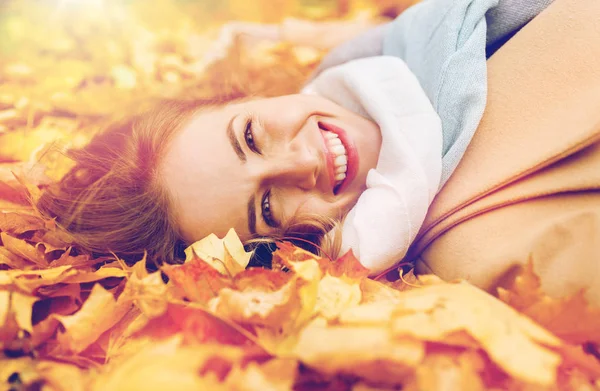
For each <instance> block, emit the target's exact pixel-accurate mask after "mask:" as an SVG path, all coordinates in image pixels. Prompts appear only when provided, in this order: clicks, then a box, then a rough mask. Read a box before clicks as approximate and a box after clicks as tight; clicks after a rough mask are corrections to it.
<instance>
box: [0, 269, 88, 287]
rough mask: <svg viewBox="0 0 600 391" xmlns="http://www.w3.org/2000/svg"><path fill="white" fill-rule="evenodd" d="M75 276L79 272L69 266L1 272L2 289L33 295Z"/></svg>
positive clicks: (0, 285)
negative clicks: (12, 289)
mask: <svg viewBox="0 0 600 391" xmlns="http://www.w3.org/2000/svg"><path fill="white" fill-rule="evenodd" d="M75 274H77V270H76V269H74V268H72V267H71V266H67V265H65V266H59V267H54V268H49V269H44V270H0V287H4V288H7V289H8V288H10V287H14V288H18V289H21V290H23V291H24V292H27V293H33V292H34V291H35V290H36V289H37V288H39V287H42V286H47V285H54V284H58V283H60V282H62V281H63V280H64V279H65V278H67V277H70V276H73V275H75Z"/></svg>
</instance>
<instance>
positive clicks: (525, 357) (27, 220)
mask: <svg viewBox="0 0 600 391" xmlns="http://www.w3.org/2000/svg"><path fill="white" fill-rule="evenodd" d="M0 216H2V218H1V219H0V229H1V230H2V233H1V234H0V235H1V238H2V243H3V245H4V246H3V247H0V250H1V251H0V260H1V261H2V263H3V264H4V265H5V266H9V267H10V268H9V269H8V270H3V271H0V287H1V288H0V322H1V324H2V325H3V326H2V334H1V335H0V338H1V339H0V343H1V344H2V347H3V349H4V355H5V357H4V358H3V359H2V361H1V364H0V378H1V379H2V382H3V384H4V385H5V386H6V387H7V388H8V387H12V389H40V387H42V386H43V387H45V388H43V389H49V390H88V389H89V390H138V389H139V390H141V389H144V390H148V389H156V390H163V389H176V390H187V389H189V390H198V389H209V390H220V389H222V390H291V389H294V390H397V389H403V390H437V389H440V390H466V389H469V390H486V389H509V390H530V389H531V390H554V389H561V390H588V389H595V387H597V386H598V384H597V383H595V381H596V380H597V379H598V378H600V366H599V365H598V362H597V361H596V359H595V358H594V357H593V356H591V355H587V354H586V353H584V351H583V350H582V348H581V347H580V346H578V345H577V343H580V342H582V341H587V340H588V338H589V337H593V338H597V337H598V335H597V334H598V330H599V329H598V328H593V327H595V326H597V325H592V323H591V322H592V319H593V318H594V316H595V319H596V323H597V319H598V312H596V313H594V314H592V313H591V312H590V313H589V314H588V316H589V319H582V318H581V316H583V315H584V312H579V313H578V314H574V313H570V314H569V313H568V311H569V310H568V308H564V307H565V306H564V304H566V305H567V306H569V305H573V304H574V303H560V302H557V301H552V300H550V299H549V298H547V297H545V296H544V295H543V294H541V293H540V291H539V281H537V279H536V278H535V276H534V275H533V274H532V273H531V271H530V270H529V271H527V272H526V273H524V274H523V275H522V276H521V277H519V279H518V280H517V282H516V285H515V287H513V289H511V290H510V291H505V292H504V293H503V296H504V297H505V298H507V299H508V300H509V301H510V302H513V303H516V304H520V305H522V306H525V307H524V308H525V309H531V308H532V307H535V306H536V305H537V307H538V308H537V310H538V311H537V312H538V313H543V314H549V309H551V308H552V309H555V310H559V312H560V311H566V313H565V314H567V315H577V316H579V317H580V318H579V319H577V320H576V321H575V319H573V318H568V319H563V321H560V319H552V320H553V322H550V323H549V324H548V326H549V327H550V328H551V329H552V330H554V331H555V333H552V332H551V331H549V330H548V329H545V328H543V327H542V326H540V325H538V324H536V323H535V322H533V321H532V320H531V319H530V318H528V317H526V316H524V315H523V314H520V313H519V312H517V311H516V310H515V309H513V308H511V307H509V306H508V305H506V304H505V303H503V302H501V301H500V300H498V299H496V298H494V297H492V296H491V295H489V294H487V293H485V292H482V291H481V290H479V289H477V288H475V287H473V286H471V285H469V284H467V283H461V282H458V283H444V282H442V281H439V280H438V279H437V278H435V277H433V276H423V277H419V278H417V277H415V276H414V275H412V274H408V275H407V276H404V277H403V278H401V279H400V280H398V281H396V282H393V283H383V282H379V281H374V280H371V279H369V278H367V274H368V271H367V270H366V269H364V268H363V267H362V266H361V265H360V264H359V263H358V261H357V260H356V259H355V258H354V257H353V255H352V254H351V253H348V254H346V255H345V256H343V257H341V258H340V259H337V260H330V259H326V258H319V257H316V256H315V255H313V254H311V253H308V252H306V251H304V250H302V249H299V248H297V247H294V246H293V245H291V244H289V243H285V242H283V243H278V245H277V246H278V250H277V251H276V252H275V253H274V257H273V262H272V269H266V268H246V266H247V265H248V262H249V260H250V256H251V254H250V253H248V252H246V251H245V250H244V247H243V245H242V243H241V242H240V241H239V239H238V238H237V236H236V234H235V232H234V231H230V232H229V234H228V235H227V236H226V237H225V238H223V239H219V238H217V237H216V236H214V235H213V236H209V237H207V238H205V239H203V240H201V241H199V242H197V243H195V244H194V245H192V246H190V247H189V248H188V249H187V251H186V255H187V258H186V262H185V263H184V264H182V265H165V266H163V267H162V268H161V270H159V271H155V272H151V273H149V272H148V271H147V269H146V263H145V261H144V260H141V261H140V262H138V263H136V264H135V265H134V266H132V267H128V266H127V265H126V264H125V263H124V262H122V261H121V260H119V259H92V258H90V257H89V256H87V255H75V254H73V253H72V252H71V251H72V250H71V249H70V248H69V247H68V246H69V243H68V238H63V237H61V236H60V234H58V231H56V229H55V227H54V226H53V224H52V221H44V220H43V219H40V218H38V217H35V216H33V215H29V216H28V215H24V214H3V215H0ZM36 240H39V241H37V243H36V245H33V244H32V242H34V241H36ZM50 243H52V244H50ZM167 280H168V282H165V281H167ZM528 301H529V303H528ZM581 309H582V308H580V310H581ZM534 312H535V311H534ZM554 315H556V313H555V314H554ZM586 327H587V329H586ZM557 334H558V335H562V337H563V338H559V337H558V336H557Z"/></svg>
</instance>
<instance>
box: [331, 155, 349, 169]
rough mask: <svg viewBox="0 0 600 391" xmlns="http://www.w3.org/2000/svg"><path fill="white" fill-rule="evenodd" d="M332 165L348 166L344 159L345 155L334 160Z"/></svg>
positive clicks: (346, 159)
mask: <svg viewBox="0 0 600 391" xmlns="http://www.w3.org/2000/svg"><path fill="white" fill-rule="evenodd" d="M334 163H335V165H336V166H341V165H344V164H348V158H346V155H340V156H338V157H336V158H335V160H334Z"/></svg>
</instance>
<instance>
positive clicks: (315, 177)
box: [38, 95, 381, 263]
mask: <svg viewBox="0 0 600 391" xmlns="http://www.w3.org/2000/svg"><path fill="white" fill-rule="evenodd" d="M340 140H341V141H340ZM380 145H381V135H380V133H379V128H378V126H377V125H376V124H375V123H374V122H372V121H370V120H368V119H366V118H364V117H362V116H360V115H357V114H355V113H353V112H351V111H349V110H347V109H345V108H343V107H341V106H339V105H336V104H335V103H333V102H331V101H329V100H327V99H324V98H321V97H318V96H311V95H287V96H281V97H276V98H265V99H262V98H253V99H241V100H237V101H233V102H228V103H227V104H224V103H223V104H219V103H215V102H212V101H208V102H207V101H193V102H179V101H169V102H160V103H159V104H157V105H156V107H154V108H153V109H151V110H149V111H148V112H146V113H143V114H142V115H140V116H137V117H135V118H133V119H131V120H128V121H125V122H123V123H115V124H114V125H113V126H111V127H110V128H109V129H107V130H106V131H105V132H104V133H102V134H100V135H99V136H97V137H96V138H95V139H94V140H93V141H92V142H91V143H90V144H89V145H88V146H87V147H86V148H85V149H83V150H78V151H71V156H72V158H73V159H74V160H75V161H76V167H75V168H74V169H73V170H72V171H71V172H70V173H69V174H68V175H67V176H66V177H65V178H63V180H62V181H61V182H60V183H59V184H57V185H55V186H53V187H51V188H50V189H48V191H46V192H45V193H44V194H43V195H42V197H41V199H40V200H39V202H38V208H39V209H40V210H41V211H42V212H44V213H45V214H47V215H49V216H53V217H57V221H58V222H59V223H60V224H61V225H62V226H63V227H64V228H66V229H67V230H68V231H69V232H70V233H71V234H72V235H73V236H74V237H75V241H76V242H77V243H78V244H79V245H80V246H82V247H83V248H85V249H87V250H89V251H92V252H97V253H106V252H107V251H112V252H114V253H116V254H118V255H120V256H121V257H123V258H125V259H127V260H130V261H132V262H133V261H136V260H139V259H140V257H141V256H142V255H143V252H144V250H145V251H147V253H148V256H149V258H150V259H151V260H153V261H155V262H159V263H160V262H174V261H177V254H178V252H179V253H180V250H181V248H182V247H184V246H185V245H188V244H190V243H192V242H194V241H196V240H199V239H201V238H203V237H205V236H206V235H208V234H210V233H215V234H217V235H219V236H223V235H225V234H226V232H227V231H228V230H229V229H230V228H231V227H234V228H235V229H236V231H237V232H238V234H239V236H240V238H241V239H242V240H244V241H248V240H251V239H255V238H264V237H269V238H278V237H282V236H291V237H297V238H304V237H305V238H307V239H309V240H310V241H311V242H317V241H318V240H319V239H320V238H322V237H323V234H324V233H325V232H327V231H328V230H329V229H331V227H332V224H334V222H335V221H338V220H339V219H341V218H342V217H343V216H344V215H345V214H346V213H347V212H348V210H349V209H350V208H351V207H352V206H353V205H354V204H355V203H356V200H357V199H358V197H359V196H360V194H361V193H362V192H363V191H364V189H365V182H366V176H367V172H368V171H369V169H371V168H373V167H374V166H375V164H376V162H377V158H378V153H379V148H380ZM340 146H341V148H340ZM346 151H349V152H346ZM336 172H337V174H336ZM342 173H345V175H346V177H345V179H343V180H341V181H340V178H341V176H340V174H342ZM336 178H338V179H337V180H336Z"/></svg>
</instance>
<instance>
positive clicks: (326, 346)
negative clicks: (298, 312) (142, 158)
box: [293, 319, 425, 383]
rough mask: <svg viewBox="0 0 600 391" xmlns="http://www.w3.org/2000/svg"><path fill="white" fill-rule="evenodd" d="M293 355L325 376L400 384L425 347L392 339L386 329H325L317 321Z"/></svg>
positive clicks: (300, 337) (422, 353)
mask: <svg viewBox="0 0 600 391" xmlns="http://www.w3.org/2000/svg"><path fill="white" fill-rule="evenodd" d="M293 353H294V357H298V358H299V359H300V360H301V361H302V362H304V363H305V364H307V365H309V366H311V367H313V368H315V369H317V370H319V371H322V372H325V373H331V374H335V373H345V374H348V375H353V376H360V377H362V378H364V379H369V380H373V381H376V382H382V383H399V382H401V381H402V380H403V379H404V377H405V376H406V374H407V373H409V372H410V370H411V369H412V368H414V367H416V366H417V365H418V364H419V363H420V362H421V361H422V360H423V357H424V355H425V347H424V344H423V343H422V342H421V341H418V340H416V339H413V338H397V337H395V336H394V335H393V334H392V333H391V332H390V330H389V329H388V328H383V327H369V326H328V325H327V324H326V322H325V321H324V320H323V319H316V320H315V321H313V322H312V323H310V324H309V325H308V326H307V327H306V328H305V329H304V330H302V332H301V333H300V336H299V340H298V343H297V345H296V347H295V349H294V351H293Z"/></svg>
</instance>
